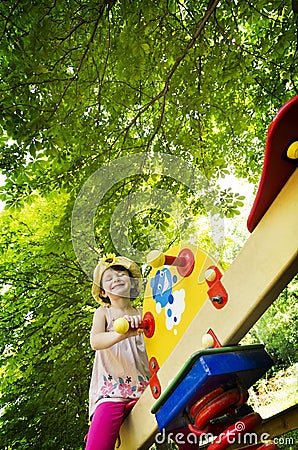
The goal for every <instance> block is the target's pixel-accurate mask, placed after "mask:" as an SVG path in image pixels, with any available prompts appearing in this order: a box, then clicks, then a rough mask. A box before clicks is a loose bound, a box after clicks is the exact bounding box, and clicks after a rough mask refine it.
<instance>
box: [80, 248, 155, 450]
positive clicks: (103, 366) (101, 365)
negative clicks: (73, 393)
mask: <svg viewBox="0 0 298 450" xmlns="http://www.w3.org/2000/svg"><path fill="white" fill-rule="evenodd" d="M141 285H142V275H141V271H140V269H139V267H138V266H137V264H135V263H134V262H133V261H131V260H130V259H128V258H124V257H122V256H118V257H115V255H107V257H104V258H102V259H101V260H100V262H99V263H98V265H97V266H96V268H95V271H94V276H93V286H92V294H93V297H94V298H95V299H96V300H97V301H98V302H99V303H100V304H101V305H102V306H101V307H100V308H98V309H97V310H96V311H95V313H94V318H93V325H92V329H91V335H90V342H91V347H92V348H93V350H95V360H94V366H93V372H92V378H91V384H90V391H89V416H90V418H91V425H90V428H89V433H88V437H87V443H86V450H114V447H115V444H116V441H117V437H118V435H119V430H120V426H121V423H122V421H123V417H124V413H125V405H126V403H127V402H129V401H130V400H133V399H138V398H139V397H140V396H141V394H142V393H143V391H144V390H145V388H146V386H147V384H148V380H149V377H150V372H149V368H148V359H147V355H146V351H145V346H144V340H143V335H142V330H141V329H140V328H138V326H139V323H140V322H141V309H137V308H135V307H134V306H132V305H131V302H130V301H131V299H134V298H136V297H138V295H139V293H140V290H141ZM119 317H125V318H126V319H127V320H128V321H129V323H130V329H129V330H128V331H127V333H125V334H119V333H117V332H116V331H114V329H113V323H114V321H115V320H116V319H118V318H119Z"/></svg>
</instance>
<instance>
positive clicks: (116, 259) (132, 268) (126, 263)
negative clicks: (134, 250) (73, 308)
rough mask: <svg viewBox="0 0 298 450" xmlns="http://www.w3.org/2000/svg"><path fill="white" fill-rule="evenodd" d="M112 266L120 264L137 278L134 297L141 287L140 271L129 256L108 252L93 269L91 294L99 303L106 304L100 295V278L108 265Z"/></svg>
mask: <svg viewBox="0 0 298 450" xmlns="http://www.w3.org/2000/svg"><path fill="white" fill-rule="evenodd" d="M113 266H122V267H124V268H125V269H127V270H129V272H130V273H131V275H132V277H133V278H134V279H136V280H137V282H138V283H137V289H136V290H137V292H136V294H135V295H134V297H137V296H138V295H139V294H140V291H141V288H142V273H141V270H140V268H139V266H138V265H137V264H136V263H135V262H134V261H132V260H131V259H129V258H125V257H124V256H115V255H114V254H112V253H110V254H108V255H105V256H103V257H102V258H101V259H100V260H99V262H98V264H97V266H96V267H95V269H94V273H93V285H92V295H93V297H94V298H95V300H96V301H97V302H99V303H101V304H106V303H105V302H103V301H102V299H101V297H100V293H101V290H102V288H101V279H102V275H103V273H104V272H105V271H106V270H107V269H109V267H113Z"/></svg>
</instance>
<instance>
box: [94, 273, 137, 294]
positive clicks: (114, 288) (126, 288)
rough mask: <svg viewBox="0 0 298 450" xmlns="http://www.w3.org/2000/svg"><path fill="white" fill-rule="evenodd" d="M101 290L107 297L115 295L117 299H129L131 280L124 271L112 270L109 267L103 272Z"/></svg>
mask: <svg viewBox="0 0 298 450" xmlns="http://www.w3.org/2000/svg"><path fill="white" fill-rule="evenodd" d="M101 285H102V289H103V290H104V292H105V294H106V295H107V296H108V297H111V295H112V296H113V295H115V296H117V297H127V298H130V292H131V289H132V287H134V285H133V279H132V278H130V276H129V272H128V271H127V270H126V269H123V270H121V269H114V268H113V267H109V268H108V269H107V270H105V271H104V273H103V275H102V278H101Z"/></svg>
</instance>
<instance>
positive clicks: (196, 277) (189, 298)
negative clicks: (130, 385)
mask: <svg viewBox="0 0 298 450" xmlns="http://www.w3.org/2000/svg"><path fill="white" fill-rule="evenodd" d="M186 248H187V249H189V250H191V251H192V253H193V255H194V258H195V265H194V268H193V271H192V273H191V274H190V275H189V276H187V277H183V276H181V275H180V274H179V270H178V268H177V267H175V266H162V267H159V268H153V269H152V270H151V272H150V278H149V280H148V282H147V287H146V291H145V299H144V305H143V312H144V314H145V313H146V312H147V311H150V312H151V313H152V314H153V316H154V320H155V333H154V335H153V336H152V337H151V338H145V340H146V349H147V353H148V357H149V359H150V358H151V357H152V356H154V357H155V358H156V359H157V362H158V364H159V365H160V366H161V365H162V364H163V363H164V361H165V360H166V359H167V358H168V356H169V355H170V354H171V352H172V351H173V349H174V348H175V347H176V345H177V343H178V342H179V341H180V339H181V338H182V337H183V334H184V332H185V330H186V329H187V328H188V326H189V325H190V323H191V322H192V320H193V319H194V317H195V316H196V314H197V313H198V311H199V310H200V308H201V307H202V305H203V304H204V302H205V301H206V299H208V294H207V291H208V289H209V287H208V284H207V283H206V281H205V277H204V274H205V271H206V270H207V268H208V267H210V266H213V265H216V262H215V260H214V259H213V258H211V257H210V256H209V255H208V254H207V253H206V252H204V251H203V250H202V249H200V248H199V247H196V246H194V245H190V244H185V245H182V246H181V245H179V246H177V247H173V248H172V249H171V250H169V251H168V252H166V253H165V254H166V255H171V256H178V254H179V252H180V251H181V250H182V249H186Z"/></svg>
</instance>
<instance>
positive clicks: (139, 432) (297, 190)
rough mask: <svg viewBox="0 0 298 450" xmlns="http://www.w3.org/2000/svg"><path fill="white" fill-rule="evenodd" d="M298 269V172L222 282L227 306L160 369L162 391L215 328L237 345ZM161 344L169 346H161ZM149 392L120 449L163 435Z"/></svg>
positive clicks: (209, 312) (198, 323)
mask: <svg viewBox="0 0 298 450" xmlns="http://www.w3.org/2000/svg"><path fill="white" fill-rule="evenodd" d="M297 271H298V170H296V171H295V172H294V173H293V175H292V177H291V178H290V179H289V180H288V182H287V184H286V185H285V186H284V188H283V189H282V191H281V192H280V194H279V195H278V197H277V198H276V199H275V200H274V202H273V203H272V205H271V207H270V208H269V209H268V211H267V213H266V214H265V216H264V217H263V218H262V220H261V221H260V223H259V224H258V226H257V227H256V229H255V230H254V231H253V233H252V234H251V236H250V237H249V239H248V240H247V242H246V244H245V245H244V247H243V248H242V250H241V252H240V253H239V255H238V256H237V258H236V259H235V260H234V261H233V263H232V264H231V266H230V267H229V269H228V270H227V271H226V272H225V274H224V275H223V277H222V279H221V281H222V283H223V285H224V287H225V289H226V291H227V292H228V296H229V299H228V303H227V304H226V306H224V307H223V308H222V309H216V308H214V306H213V305H212V304H211V302H210V301H209V300H208V299H206V302H205V303H204V305H203V306H202V308H201V309H200V311H199V312H198V313H197V315H196V316H195V318H194V319H193V321H192V323H191V324H190V326H189V327H188V329H187V330H186V331H185V333H184V335H183V337H182V338H181V340H180V341H179V342H178V344H177V346H176V347H175V349H174V350H173V352H172V353H171V354H170V356H169V357H168V359H167V360H166V361H165V363H164V364H163V365H162V367H161V368H160V370H159V371H158V378H159V381H160V383H161V389H162V392H163V390H164V389H165V388H166V387H167V385H168V383H169V381H170V380H171V379H173V377H174V376H175V375H176V374H177V372H178V371H179V369H180V368H181V367H182V365H183V364H184V363H185V361H186V360H187V358H188V357H189V356H190V355H191V354H192V353H194V352H196V351H198V350H199V349H200V348H202V344H201V338H202V336H203V335H204V334H205V333H206V332H207V331H208V330H209V328H211V329H212V330H213V331H214V332H215V334H216V336H217V337H218V339H219V340H220V342H221V344H222V345H232V344H237V343H238V342H239V341H240V340H241V339H242V338H243V336H245V334H246V333H247V332H248V330H249V329H250V328H251V327H252V325H253V324H254V323H255V322H256V321H257V320H258V318H259V317H261V315H262V314H263V313H264V312H265V310H266V309H267V308H268V307H269V306H270V304H271V303H272V302H273V301H274V300H275V299H276V297H277V296H278V295H279V294H280V292H281V291H282V290H283V289H284V287H285V286H286V285H287V284H288V283H289V282H290V280H291V279H292V278H293V276H295V275H296V274H297ZM160 345H166V342H161V343H160ZM154 402H155V399H154V398H153V396H152V393H151V390H150V389H149V388H147V389H146V391H145V392H144V394H143V395H142V397H141V398H140V400H139V401H138V403H137V404H136V406H135V407H134V408H133V410H132V412H131V414H130V415H129V416H128V418H127V419H126V421H125V422H124V424H123V426H122V427H121V432H120V437H121V446H120V447H119V449H120V450H147V449H148V448H149V447H150V445H152V444H153V443H154V441H155V435H156V433H157V432H158V428H157V423H156V420H155V416H154V415H153V414H151V412H150V411H151V408H152V406H153V404H154Z"/></svg>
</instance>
